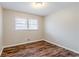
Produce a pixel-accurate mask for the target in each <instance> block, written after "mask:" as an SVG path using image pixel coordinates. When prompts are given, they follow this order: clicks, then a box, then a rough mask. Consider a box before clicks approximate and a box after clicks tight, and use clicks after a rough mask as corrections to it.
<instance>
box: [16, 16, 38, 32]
mask: <svg viewBox="0 0 79 59" xmlns="http://www.w3.org/2000/svg"><path fill="white" fill-rule="evenodd" d="M17 19H25V20H26V24H27V26H25V27H27V29H25V28H24V29H16V23H17V22H16V20H17ZM30 19H32V18H21V17H19V18H15V30H17V31H22V30H26V31H27V30H33V31H37V30H38V29H39V24H38V19H35V18H33V20H37V25H36V26H37V29H29V26H30V24H29V20H30Z"/></svg>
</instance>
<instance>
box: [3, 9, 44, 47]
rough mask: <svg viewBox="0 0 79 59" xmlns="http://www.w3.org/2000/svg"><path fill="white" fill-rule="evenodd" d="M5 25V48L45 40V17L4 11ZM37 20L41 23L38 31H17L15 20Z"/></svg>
mask: <svg viewBox="0 0 79 59" xmlns="http://www.w3.org/2000/svg"><path fill="white" fill-rule="evenodd" d="M3 15H4V17H3V19H4V20H3V24H4V26H3V27H4V41H3V42H4V43H3V44H4V46H9V45H16V44H20V43H26V42H30V41H35V40H40V39H42V38H43V17H41V16H36V15H31V14H27V13H23V12H17V11H13V10H8V9H3ZM17 17H20V18H36V19H37V20H38V22H39V29H38V30H36V31H35V30H30V31H26V30H22V31H20V30H18V31H16V30H15V18H17ZM28 39H30V40H28Z"/></svg>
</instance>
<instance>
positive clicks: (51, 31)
mask: <svg viewBox="0 0 79 59" xmlns="http://www.w3.org/2000/svg"><path fill="white" fill-rule="evenodd" d="M45 39H47V40H48V41H50V42H54V43H56V44H59V45H61V46H64V47H67V48H69V49H72V50H74V51H77V52H79V7H78V6H74V7H69V8H65V9H63V10H59V11H57V12H56V13H52V14H51V15H48V16H47V17H45Z"/></svg>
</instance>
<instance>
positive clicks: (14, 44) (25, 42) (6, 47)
mask: <svg viewBox="0 0 79 59" xmlns="http://www.w3.org/2000/svg"><path fill="white" fill-rule="evenodd" d="M41 40H43V39H39V40H34V41H28V42H23V43H18V44H13V45H7V46H4V47H3V48H7V47H12V46H17V45H21V44H27V43H32V42H37V41H41Z"/></svg>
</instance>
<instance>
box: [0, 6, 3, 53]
mask: <svg viewBox="0 0 79 59" xmlns="http://www.w3.org/2000/svg"><path fill="white" fill-rule="evenodd" d="M2 33H3V32H2V8H1V6H0V54H1V52H2V48H3V45H2V39H3V38H2Z"/></svg>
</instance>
